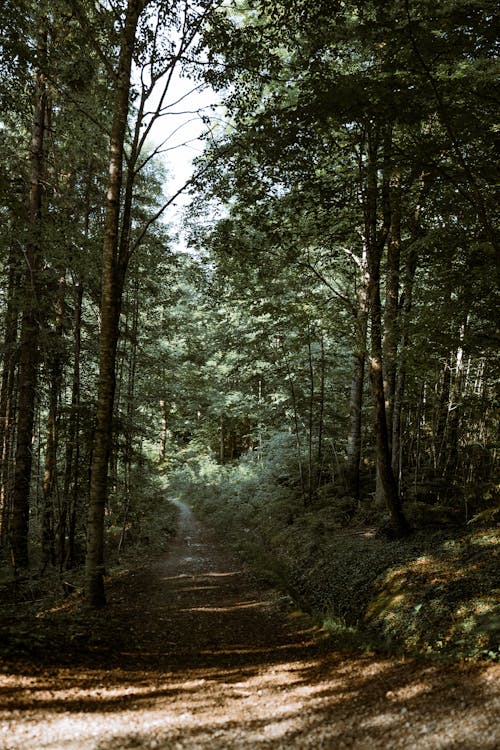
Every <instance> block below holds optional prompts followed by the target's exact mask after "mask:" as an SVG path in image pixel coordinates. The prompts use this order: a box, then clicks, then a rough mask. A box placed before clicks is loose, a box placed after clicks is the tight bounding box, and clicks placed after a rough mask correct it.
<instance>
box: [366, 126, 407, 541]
mask: <svg viewBox="0 0 500 750" xmlns="http://www.w3.org/2000/svg"><path fill="white" fill-rule="evenodd" d="M378 141H379V134H378V133H377V131H376V129H373V130H371V131H370V130H369V132H368V154H367V180H366V197H365V203H366V208H365V232H366V247H367V264H368V275H369V280H368V299H369V304H370V322H371V327H370V344H371V356H370V381H371V386H372V396H373V404H374V412H375V435H376V456H377V467H378V472H379V476H380V481H381V486H382V489H383V493H384V499H385V504H386V507H387V510H388V511H389V514H390V517H391V522H392V525H393V528H394V532H395V534H396V535H397V536H402V535H405V534H407V533H408V531H409V525H408V522H407V520H406V518H405V516H404V513H403V509H402V506H401V498H400V495H399V492H398V488H397V483H396V480H395V477H394V473H393V471H392V465H391V452H390V444H389V433H388V428H387V414H386V405H385V392H384V374H383V350H382V305H381V299H380V265H381V259H382V252H383V249H384V246H385V243H386V241H387V237H388V234H389V231H390V206H389V205H388V200H389V194H388V179H387V176H386V175H384V182H383V185H382V211H383V225H382V227H381V229H380V231H378V230H377V211H378V177H377V174H378ZM386 157H387V154H386Z"/></svg>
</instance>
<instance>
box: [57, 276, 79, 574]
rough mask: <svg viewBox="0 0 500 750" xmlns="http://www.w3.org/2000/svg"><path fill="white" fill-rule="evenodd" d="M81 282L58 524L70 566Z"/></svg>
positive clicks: (62, 558) (63, 558) (64, 560)
mask: <svg viewBox="0 0 500 750" xmlns="http://www.w3.org/2000/svg"><path fill="white" fill-rule="evenodd" d="M82 303H83V284H77V287H76V293H75V317H74V324H73V338H74V347H73V377H72V384H71V411H70V417H69V424H68V436H67V439H66V460H65V469H64V485H63V501H62V506H61V517H60V519H59V527H58V553H59V566H60V568H61V570H62V569H63V568H64V567H67V568H71V567H73V565H74V563H75V534H74V526H75V523H74V521H75V519H74V517H75V515H76V502H77V497H78V465H79V450H80V442H79V433H80V356H81V336H82V332H81V325H82Z"/></svg>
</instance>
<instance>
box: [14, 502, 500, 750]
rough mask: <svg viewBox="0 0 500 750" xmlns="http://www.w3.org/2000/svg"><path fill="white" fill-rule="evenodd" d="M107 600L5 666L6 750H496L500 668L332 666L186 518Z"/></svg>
mask: <svg viewBox="0 0 500 750" xmlns="http://www.w3.org/2000/svg"><path fill="white" fill-rule="evenodd" d="M107 591H108V599H109V601H108V606H107V608H106V610H104V611H102V612H100V613H91V612H88V611H85V610H84V608H83V605H82V602H81V599H79V598H78V597H77V596H73V597H70V598H69V599H67V600H66V602H65V604H64V605H62V606H59V607H57V606H56V607H53V608H51V609H50V610H40V611H39V612H38V613H37V615H36V617H35V618H34V619H33V621H32V622H30V623H29V627H30V629H31V634H32V642H33V649H32V650H31V651H30V653H29V654H25V655H24V657H23V658H22V659H20V658H19V654H18V655H14V654H11V656H6V657H5V658H3V659H2V661H0V748H1V750H21V748H22V749H23V750H42V749H44V750H45V749H49V748H50V749H52V750H62V749H63V748H64V749H65V750H66V749H67V750H122V749H123V750H125V749H128V748H157V749H158V750H161V749H162V748H163V749H164V750H174V749H177V748H179V749H186V750H187V749H189V750H195V749H196V748H211V750H217V749H218V748H228V749H231V750H232V749H233V748H234V749H235V750H237V749H238V748H283V749H285V748H287V749H288V748H301V749H302V748H332V750H342V748H353V749H355V750H364V748H369V749H370V750H382V749H383V750H390V749H391V748H397V749H398V750H399V749H401V750H405V749H407V750H410V748H411V750H452V749H453V750H458V749H459V748H460V749H462V750H474V749H475V748H477V749H478V750H479V748H481V750H493V749H494V748H497V747H499V746H500V729H499V728H500V690H499V683H500V665H499V664H492V663H485V664H477V663H476V664H474V663H470V662H463V663H455V664H450V663H443V662H437V661H434V662H430V661H423V660H414V659H409V658H386V657H381V656H377V655H374V654H360V653H359V652H358V653H356V652H347V651H345V650H336V649H335V644H334V643H332V640H331V639H328V638H327V637H326V635H325V633H324V631H322V630H321V629H320V628H318V627H317V626H315V625H314V623H313V622H312V621H311V620H310V619H308V618H307V617H306V616H305V615H304V614H302V613H300V612H296V611H293V609H292V608H291V605H290V601H289V600H288V599H286V598H285V597H282V596H280V595H279V594H278V593H277V592H276V591H274V590H269V589H267V588H265V587H263V586H262V584H260V583H259V582H258V581H257V580H256V579H255V578H253V577H252V576H251V575H249V574H248V572H246V571H244V570H243V569H242V568H241V567H240V565H239V563H238V562H237V561H235V560H234V559H233V557H232V556H231V554H230V553H229V552H228V551H227V549H226V545H225V542H224V539H220V538H216V537H215V535H214V534H213V532H210V531H209V530H207V529H206V528H204V526H203V525H202V524H201V523H200V522H199V521H198V520H197V519H196V518H194V517H193V515H192V513H191V511H190V510H189V509H188V508H187V507H186V506H185V505H182V504H180V526H179V531H178V534H177V536H176V538H175V539H174V540H173V541H172V543H171V545H170V548H169V552H168V554H166V555H164V556H163V557H162V558H161V559H155V560H151V561H149V562H148V561H144V562H143V564H142V565H141V566H139V567H136V568H134V569H130V570H129V571H124V572H123V573H122V574H121V575H120V576H115V577H114V578H112V579H111V580H110V581H109V582H108V589H107ZM12 611H14V610H12ZM18 612H19V610H18ZM0 625H1V626H5V623H0ZM37 643H38V644H39V647H38V650H37ZM7 653H9V652H7Z"/></svg>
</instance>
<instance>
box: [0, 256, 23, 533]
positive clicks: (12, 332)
mask: <svg viewBox="0 0 500 750" xmlns="http://www.w3.org/2000/svg"><path fill="white" fill-rule="evenodd" d="M18 280H19V272H18V269H17V266H16V262H15V256H14V250H13V249H11V252H10V257H9V282H8V289H7V309H6V312H5V337H4V360H3V370H2V380H1V386H0V458H1V471H0V524H1V525H0V547H3V546H4V545H5V544H6V542H7V539H8V535H9V520H10V516H11V512H12V507H11V505H12V487H11V478H12V477H11V465H12V462H11V457H12V448H13V445H14V440H15V419H14V393H15V383H16V365H17V352H16V343H17V328H18V317H19V309H18V304H17V299H16V294H15V290H16V288H17V284H18Z"/></svg>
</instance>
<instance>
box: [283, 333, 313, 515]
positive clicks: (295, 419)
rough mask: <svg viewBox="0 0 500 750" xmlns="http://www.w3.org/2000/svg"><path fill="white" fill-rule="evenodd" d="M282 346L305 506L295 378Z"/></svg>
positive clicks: (303, 498) (304, 497)
mask: <svg viewBox="0 0 500 750" xmlns="http://www.w3.org/2000/svg"><path fill="white" fill-rule="evenodd" d="M281 345H282V349H283V361H284V363H285V367H286V373H287V376H288V382H289V383H290V394H291V397H292V408H293V422H294V426H295V447H296V450H297V465H298V469H299V479H300V491H301V495H302V502H303V503H304V505H305V504H306V501H307V500H306V488H305V482H304V467H303V465H302V442H301V439H300V430H299V412H298V409H297V396H296V394H295V386H294V383H293V378H292V369H291V367H290V363H289V361H288V356H287V353H286V349H285V342H284V341H282V342H281Z"/></svg>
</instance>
